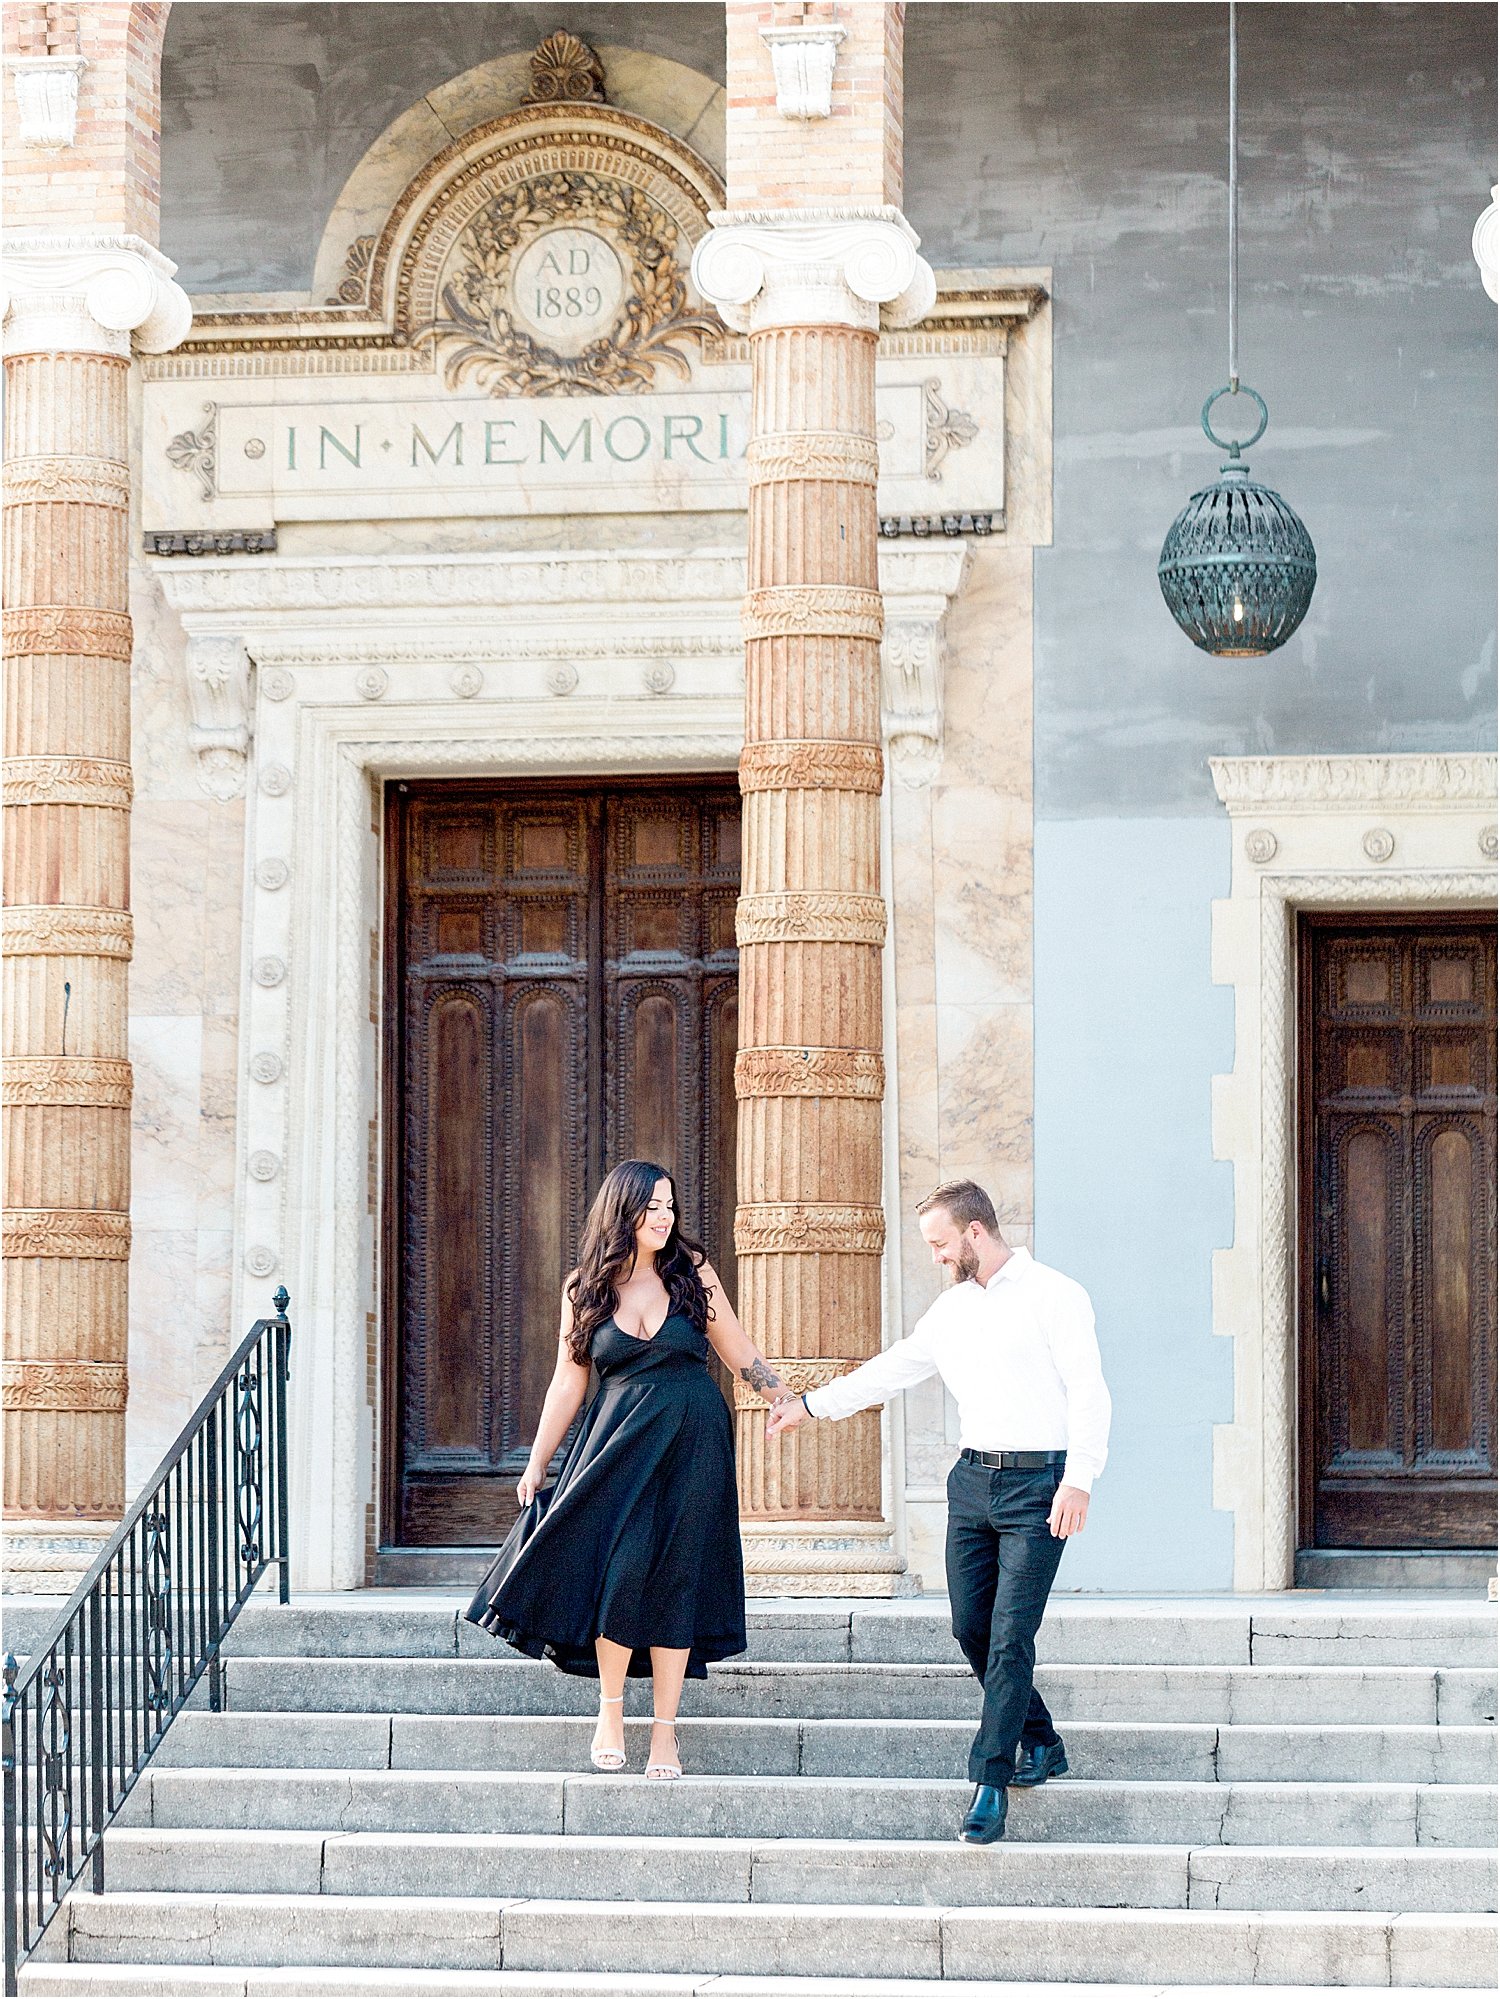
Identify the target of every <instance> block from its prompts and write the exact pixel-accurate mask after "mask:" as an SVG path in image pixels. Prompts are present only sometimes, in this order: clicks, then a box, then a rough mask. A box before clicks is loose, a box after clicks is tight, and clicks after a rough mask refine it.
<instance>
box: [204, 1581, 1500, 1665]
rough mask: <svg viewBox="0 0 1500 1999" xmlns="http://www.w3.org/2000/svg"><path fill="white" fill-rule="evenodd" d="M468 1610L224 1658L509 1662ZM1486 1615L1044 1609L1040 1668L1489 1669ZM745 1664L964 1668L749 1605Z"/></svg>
mask: <svg viewBox="0 0 1500 1999" xmlns="http://www.w3.org/2000/svg"><path fill="white" fill-rule="evenodd" d="M466 1602H467V1599H464V1600H463V1601H462V1602H461V1601H460V1600H459V1599H458V1598H456V1597H455V1598H439V1599H432V1598H417V1599H415V1600H414V1601H405V1600H402V1598H401V1597H399V1596H398V1597H397V1598H395V1599H394V1600H391V1599H387V1600H386V1601H384V1602H380V1601H371V1600H370V1598H369V1597H368V1596H366V1595H362V1596H360V1597H353V1598H351V1597H347V1596H345V1597H339V1598H331V1599H323V1600H321V1601H318V1600H312V1599H306V1598H304V1599H301V1600H299V1601H296V1602H294V1603H292V1604H291V1605H288V1606H286V1607H283V1606H281V1605H279V1604H277V1603H275V1602H272V1601H259V1602H254V1603H251V1604H249V1605H247V1606H246V1608H245V1609H244V1611H242V1612H241V1614H240V1617H239V1620H238V1622H237V1623H236V1625H235V1628H234V1630H233V1631H232V1632H231V1633H230V1636H229V1639H228V1641H227V1645H226V1648H225V1649H226V1651H228V1652H229V1653H231V1654H233V1655H236V1656H240V1657H249V1656H253V1655H257V1654H258V1655H261V1656H286V1655H288V1654H293V1653H296V1654H301V1655H304V1656H307V1657H313V1656H327V1657H340V1658H380V1657H413V1658H442V1657H454V1656H459V1657H470V1658H485V1659H489V1658H494V1657H496V1656H507V1655H508V1656H511V1657H514V1656H515V1655H514V1654H509V1653H508V1648H506V1647H503V1646H500V1645H497V1643H496V1641H495V1640H494V1639H492V1638H490V1637H489V1636H488V1635H487V1634H486V1633H484V1632H482V1631H480V1630H479V1629H477V1627H476V1626H474V1625H472V1624H470V1623H469V1622H468V1620H467V1619H466V1618H465V1617H464V1616H463V1609H464V1607H465V1604H466ZM1495 1633H1496V1613H1495V1610H1494V1609H1493V1607H1491V1606H1490V1605H1488V1604H1485V1603H1483V1602H1480V1601H1474V1602H1458V1603H1451V1602H1443V1601H1442V1600H1438V1601H1436V1602H1432V1603H1427V1604H1417V1605H1411V1606H1408V1605H1399V1606H1392V1605H1391V1604H1390V1602H1389V1600H1386V1601H1384V1602H1379V1603H1363V1604H1361V1603H1343V1604H1339V1605H1336V1606H1333V1605H1329V1604H1327V1603H1326V1602H1323V1601H1320V1600H1319V1599H1316V1598H1307V1599H1295V1598H1286V1597H1277V1598H1273V1599H1265V1600H1261V1601H1260V1602H1256V1601H1255V1600H1253V1599H1252V1600H1248V1601H1247V1600H1245V1599H1240V1600H1238V1601H1236V1600H1234V1599H1214V1600H1209V1601H1207V1602H1204V1601H1201V1600H1200V1601H1194V1600H1193V1599H1184V1600H1181V1601H1172V1600H1167V1601H1163V1602H1156V1603H1152V1602H1140V1603H1136V1602H1133V1601H1131V1600H1129V1599H1120V1598H1107V1599H1098V1598H1078V1599H1073V1600H1069V1599H1068V1598H1066V1597H1064V1598H1054V1600H1053V1602H1052V1604H1051V1606H1050V1607H1049V1609H1048V1612H1047V1615H1046V1617H1045V1618H1044V1619H1043V1622H1042V1627H1041V1630H1040V1632H1039V1633H1038V1637H1037V1656H1038V1657H1039V1658H1040V1659H1041V1660H1042V1661H1043V1662H1044V1663H1046V1664H1071V1665H1117V1664H1118V1665H1200V1666H1204V1665H1206V1666H1232V1665H1264V1666H1293V1665H1354V1666H1381V1665H1387V1666H1400V1665H1405V1666H1411V1665H1432V1666H1489V1665H1492V1664H1493V1662H1494V1657H1495ZM746 1635H747V1638H748V1640H749V1647H748V1651H747V1653H746V1655H745V1656H746V1657H747V1658H749V1659H754V1660H784V1661H792V1662H810V1661H819V1662H822V1663H825V1664H843V1663H853V1664H868V1663H876V1664H882V1663H883V1664H892V1663H897V1664H911V1665H921V1664H940V1663H943V1662H959V1663H961V1661H962V1654H961V1653H960V1652H959V1649H958V1647H957V1645H956V1644H955V1642H954V1639H953V1635H952V1628H951V1623H950V1617H949V1610H948V1605H947V1603H946V1601H945V1600H943V1599H942V1598H921V1599H916V1600H914V1601H908V1602H896V1603H887V1604H869V1603H865V1604H859V1603H842V1604H798V1603H787V1604H752V1605H751V1606H750V1607H749V1608H748V1610H747V1614H746Z"/></svg>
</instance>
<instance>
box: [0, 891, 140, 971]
mask: <svg viewBox="0 0 1500 1999" xmlns="http://www.w3.org/2000/svg"><path fill="white" fill-rule="evenodd" d="M133 934H134V933H133V930H132V926H131V920H130V915H129V912H128V911H127V910H123V909H83V908H79V907H78V906H77V905H68V904H64V903H58V904H56V905H55V906H54V905H53V904H51V903H31V904H25V903H19V904H12V905H11V906H10V907H9V908H8V909H5V910H3V911H0V938H3V939H4V944H5V950H6V952H7V953H8V954H12V955H19V954H22V953H24V954H26V955H27V956H30V957H33V958H77V957H96V958H128V957H129V956H130V952H131V941H132V937H133Z"/></svg>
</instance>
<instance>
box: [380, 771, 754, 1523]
mask: <svg viewBox="0 0 1500 1999" xmlns="http://www.w3.org/2000/svg"><path fill="white" fill-rule="evenodd" d="M387 837H388V881H389V884H390V887H389V897H388V909H387V936H388V939H389V946H388V953H387V989H388V1006H387V1020H388V1027H387V1036H386V1044H385V1050H386V1069H387V1079H388V1081H387V1092H386V1110H387V1130H388V1134H389V1150H388V1154H387V1167H388V1176H387V1177H388V1198H387V1203H386V1209H387V1212H386V1250H387V1255H386V1265H387V1288H386V1306H387V1311H386V1317H387V1337H386V1341H385V1381H384V1394H383V1409H384V1417H385V1421H384V1430H383V1459H384V1463H385V1474H386V1475H385V1479H384V1481H383V1483H384V1509H383V1510H384V1518H383V1522H382V1539H383V1541H384V1543H385V1545H386V1546H387V1547H397V1548H408V1549H420V1548H434V1547H449V1548H458V1547H485V1546H492V1545H493V1544H494V1542H495V1541H496V1540H497V1539H498V1538H499V1537H500V1536H501V1534H502V1533H503V1532H504V1530H505V1528H506V1527H507V1526H508V1525H509V1523H510V1521H511V1520H512V1519H513V1518H514V1516H515V1496H514V1487H515V1482H516V1479H517V1477H518V1475H519V1474H520V1472H521V1470H522V1468H523V1467H524V1465H525V1462H526V1456H527V1452H528V1449H529V1447H530V1443H531V1439H532V1437H533V1435H534V1434H535V1427H536V1421H537V1416H538V1413H539V1411H540V1408H541V1402H542V1397H543V1394H544V1393H545V1390H546V1386H547V1382H548V1379H549V1378H550V1376H551V1372H552V1367H553V1362H554V1359H555V1356H556V1349H557V1330H558V1301H559V1293H560V1288H561V1284H562V1280H563V1277H564V1275H565V1274H566V1272H567V1271H568V1269H569V1268H570V1267H571V1265H572V1262H573V1259H574V1257H575V1255H576V1251H577V1244H578V1238H579V1234H580V1230H581V1228H582V1224H583V1220H584V1216H585V1214H586V1212H587V1209H588V1205H589V1202H590V1200H591V1199H592V1197H593V1195H594V1192H595V1190H596V1189H597V1187H598V1184H599V1181H600V1179H601V1178H602V1176H603V1174H604V1173H605V1171H606V1170H607V1169H608V1167H609V1166H610V1165H612V1164H613V1163H614V1162H615V1161H617V1160H619V1159H625V1158H632V1157H633V1158H646V1159H654V1160H656V1161H657V1162H659V1163H660V1164H661V1165H663V1166H665V1167H666V1168H667V1169H668V1170H669V1171H671V1172H672V1173H673V1174H674V1175H675V1176H676V1178H677V1182H678V1188H679V1192H680V1196H681V1199H682V1204H683V1210H684V1216H683V1218H684V1222H685V1224H686V1226H687V1227H688V1228H689V1230H691V1231H692V1232H694V1233H697V1234H699V1235H700V1236H701V1237H702V1239H703V1240H704V1242H705V1243H706V1246H707V1248H708V1251H709V1255H710V1256H711V1257H712V1259H713V1260H714V1262H715V1263H716V1264H717V1266H718V1268H719V1269H720V1270H721V1271H722V1272H723V1273H724V1275H725V1278H726V1281H727V1282H728V1283H729V1285H730V1287H731V1293H732V1289H733V1282H734V1254H733V1224H734V1202H735V1189H734V1149H735V1111H734V1057H735V1048H736V1042H737V972H736V953H735V939H734V912H735V902H736V898H737V896H738V892H739V872H740V800H739V793H738V789H737V787H736V784H735V781H734V779H733V778H732V777H728V778H712V779H701V778H700V779H695V780H693V781H691V782H684V783H674V782H671V781H651V782H639V783H630V782H624V781H621V780H617V779H597V780H590V781H587V782H578V783H571V782H570V783H555V784H546V785H539V784H536V783H527V784H524V785H520V784H517V785H512V784H509V783H500V782H488V783H436V782H435V783H430V784H423V783H410V784H405V785H399V786H396V785H393V786H392V787H391V796H390V804H389V819H388V832H387Z"/></svg>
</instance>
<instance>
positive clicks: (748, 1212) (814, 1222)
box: [734, 1201, 885, 1256]
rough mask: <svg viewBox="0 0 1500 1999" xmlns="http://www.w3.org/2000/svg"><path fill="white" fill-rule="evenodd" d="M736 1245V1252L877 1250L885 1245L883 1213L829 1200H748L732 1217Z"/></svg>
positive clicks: (872, 1253) (875, 1252)
mask: <svg viewBox="0 0 1500 1999" xmlns="http://www.w3.org/2000/svg"><path fill="white" fill-rule="evenodd" d="M734 1248H735V1254H736V1255H737V1256H755V1255H757V1254H760V1255H768V1254H772V1255H773V1254H775V1253H776V1252H777V1251H779V1250H780V1251H785V1250H799V1249H805V1250H839V1249H842V1250H847V1251H849V1253H850V1254H851V1255H855V1256H878V1255H879V1254H880V1252H881V1251H882V1250H883V1249H884V1248H885V1213H884V1211H883V1210H882V1209H880V1208H863V1207H853V1206H849V1207H840V1206H836V1205H834V1204H832V1203H828V1202H817V1203H813V1202H803V1203H796V1204H793V1203H790V1202H780V1201H763V1202H745V1203H743V1204H742V1205H741V1206H740V1208H739V1209H738V1211H737V1212H736V1214H735V1218H734Z"/></svg>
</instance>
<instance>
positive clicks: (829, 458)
mask: <svg viewBox="0 0 1500 1999" xmlns="http://www.w3.org/2000/svg"><path fill="white" fill-rule="evenodd" d="M745 459H746V463H747V464H748V465H749V467H750V472H751V476H752V477H753V478H755V479H837V480H840V481H844V482H848V483H853V484H858V485H862V486H873V485H874V484H875V479H876V475H877V474H878V472H879V470H880V447H879V445H878V444H877V443H876V442H875V440H874V438H870V437H859V436H857V435H855V434H853V433H851V432H849V431H841V430H828V431H823V430H819V431H813V430H792V431H783V432H780V433H778V434H776V435H774V436H772V435H767V434H763V435H761V436H759V437H752V438H751V440H750V443H749V445H748V446H747V448H746V452H745Z"/></svg>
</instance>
